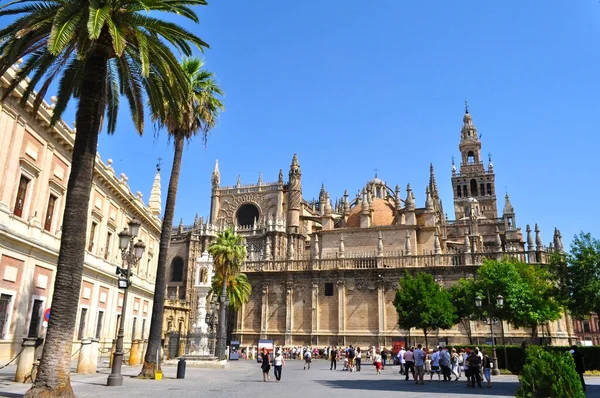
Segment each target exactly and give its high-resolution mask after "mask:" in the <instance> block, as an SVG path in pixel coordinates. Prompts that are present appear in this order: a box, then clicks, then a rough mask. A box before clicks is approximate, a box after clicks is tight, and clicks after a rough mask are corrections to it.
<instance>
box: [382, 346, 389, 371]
mask: <svg viewBox="0 0 600 398" xmlns="http://www.w3.org/2000/svg"><path fill="white" fill-rule="evenodd" d="M387 359H388V353H387V350H386V349H385V347H384V348H383V349H382V350H381V370H384V369H385V362H386V361H387Z"/></svg>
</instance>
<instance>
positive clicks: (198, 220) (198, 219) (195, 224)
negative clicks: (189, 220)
mask: <svg viewBox="0 0 600 398" xmlns="http://www.w3.org/2000/svg"><path fill="white" fill-rule="evenodd" d="M199 223H200V217H199V216H198V213H196V217H194V228H196V227H197V226H198V225H200V224H199Z"/></svg>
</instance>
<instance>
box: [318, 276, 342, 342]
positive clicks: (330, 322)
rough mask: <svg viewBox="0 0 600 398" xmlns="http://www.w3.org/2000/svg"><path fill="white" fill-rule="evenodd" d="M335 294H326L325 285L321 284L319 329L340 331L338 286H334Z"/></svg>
mask: <svg viewBox="0 0 600 398" xmlns="http://www.w3.org/2000/svg"><path fill="white" fill-rule="evenodd" d="M333 292H334V294H333V296H329V297H328V296H325V288H324V286H323V287H321V286H319V299H318V303H319V306H318V317H319V330H323V331H332V332H337V331H338V295H337V286H334V291H333Z"/></svg>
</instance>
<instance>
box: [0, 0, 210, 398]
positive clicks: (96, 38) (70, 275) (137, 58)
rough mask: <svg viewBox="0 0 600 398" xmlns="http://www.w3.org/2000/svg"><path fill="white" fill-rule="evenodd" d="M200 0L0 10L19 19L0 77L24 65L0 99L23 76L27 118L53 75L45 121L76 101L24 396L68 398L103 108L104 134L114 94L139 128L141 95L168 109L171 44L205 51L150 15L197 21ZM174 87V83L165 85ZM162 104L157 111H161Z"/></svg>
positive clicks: (98, 1)
mask: <svg viewBox="0 0 600 398" xmlns="http://www.w3.org/2000/svg"><path fill="white" fill-rule="evenodd" d="M204 4H206V1H205V0H168V1H166V0H162V1H161V0H92V1H79V0H46V1H31V0H15V1H11V2H9V3H7V4H5V5H3V6H0V17H2V16H16V17H17V18H16V19H15V20H13V21H12V22H10V23H9V24H8V25H6V26H5V27H4V28H2V29H0V75H2V74H4V73H6V72H7V70H8V69H9V68H11V67H12V66H13V65H14V64H15V63H16V62H17V61H18V60H19V59H21V58H23V59H24V62H23V65H22V66H21V68H20V70H19V71H18V72H17V73H16V75H15V78H14V80H13V82H12V84H11V86H9V87H8V88H7V90H6V91H5V92H4V98H6V97H7V96H8V95H9V94H10V92H11V91H13V90H14V89H15V88H16V87H17V86H18V84H19V83H20V82H22V81H24V80H26V79H28V80H27V82H28V88H27V89H26V90H25V92H24V93H23V97H22V100H21V105H25V104H26V103H27V101H28V99H29V98H30V97H31V95H32V94H33V92H34V90H35V89H36V88H38V92H37V95H35V99H34V100H33V112H34V114H35V113H36V112H37V110H38V109H39V106H40V105H41V103H42V101H43V99H44V97H45V95H46V94H47V92H48V89H49V88H50V86H51V84H52V83H53V82H56V81H58V93H57V98H58V100H57V103H56V106H55V108H54V111H53V116H52V121H51V123H53V124H54V123H56V122H57V121H59V120H60V118H61V115H62V114H63V111H64V110H65V108H66V106H67V104H68V102H69V100H70V99H71V97H74V98H76V99H77V100H78V103H77V114H76V124H77V134H76V136H75V143H74V148H73V155H72V163H71V174H70V176H69V182H68V185H67V195H66V200H65V210H64V216H63V222H62V239H61V246H60V251H59V256H58V264H57V271H56V277H55V282H54V293H53V296H52V317H51V318H50V322H49V325H48V330H47V334H46V343H45V345H44V350H43V355H42V361H41V364H40V368H39V372H38V376H37V378H36V382H35V384H34V386H33V387H32V388H31V389H30V390H29V391H28V393H27V396H30V397H33V396H45V397H50V396H60V397H69V396H73V390H72V388H71V383H70V370H71V347H72V341H73V333H74V329H75V321H76V315H77V310H78V302H79V293H80V288H81V287H80V286H81V278H82V274H83V264H84V257H85V240H86V230H87V221H88V210H89V209H88V204H89V198H90V190H91V187H92V178H93V173H94V162H95V158H96V150H97V145H98V135H99V133H100V130H101V129H102V124H103V118H104V115H105V114H106V119H107V131H108V133H109V134H112V133H113V132H114V131H115V128H116V121H117V111H118V107H119V97H120V96H121V95H123V96H125V98H126V99H127V102H128V104H129V108H130V111H131V114H132V118H133V121H134V124H135V127H136V129H137V131H138V132H139V133H140V134H141V133H142V132H143V127H144V97H147V98H148V101H149V102H150V104H151V105H152V106H153V107H158V104H159V103H160V104H161V105H162V103H163V98H161V95H165V96H166V98H169V99H170V104H169V108H176V106H177V102H178V99H179V97H180V94H179V90H175V89H172V88H169V87H163V85H162V82H164V81H169V80H175V81H179V82H181V83H182V84H183V82H184V81H185V77H184V74H183V72H182V71H181V68H180V67H179V63H178V61H177V59H176V57H175V56H174V55H173V53H172V51H171V50H170V48H174V49H176V50H177V51H179V52H182V53H183V54H191V52H192V45H195V46H196V47H198V48H200V49H202V47H207V45H206V43H204V42H203V41H202V40H200V39H199V38H198V37H196V36H195V35H194V34H192V33H191V32H189V31H187V30H185V29H183V28H181V27H180V26H178V25H177V24H175V23H171V22H167V21H166V20H164V19H163V18H161V17H160V16H159V15H158V14H157V12H160V11H162V12H165V13H169V14H177V15H182V16H184V17H185V18H187V19H190V20H192V21H194V22H197V21H198V18H197V16H196V14H195V13H194V11H193V9H192V8H191V7H192V6H196V5H204ZM172 87H175V88H177V87H179V86H176V85H173V86H172ZM159 109H160V108H159Z"/></svg>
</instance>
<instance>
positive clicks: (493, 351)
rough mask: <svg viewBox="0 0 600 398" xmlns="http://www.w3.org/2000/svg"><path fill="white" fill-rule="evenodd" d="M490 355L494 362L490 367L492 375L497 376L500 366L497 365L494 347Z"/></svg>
mask: <svg viewBox="0 0 600 398" xmlns="http://www.w3.org/2000/svg"><path fill="white" fill-rule="evenodd" d="M492 355H493V358H492V363H493V364H494V367H493V368H492V375H493V376H498V375H500V368H499V367H498V356H497V355H496V347H494V348H493V349H492Z"/></svg>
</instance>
